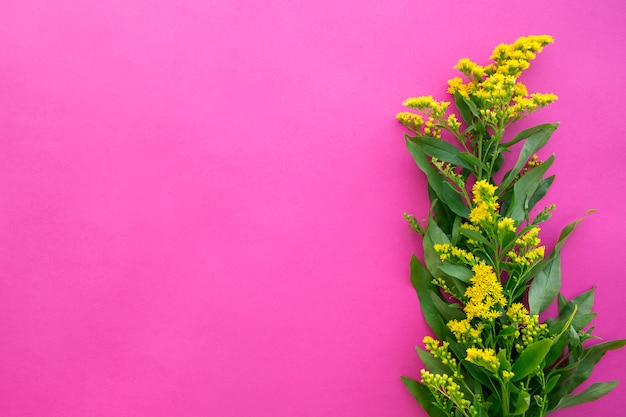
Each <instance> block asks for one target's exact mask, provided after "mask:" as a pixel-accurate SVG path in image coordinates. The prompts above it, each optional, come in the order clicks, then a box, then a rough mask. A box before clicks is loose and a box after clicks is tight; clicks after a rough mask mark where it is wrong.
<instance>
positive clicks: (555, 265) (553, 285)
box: [528, 254, 561, 315]
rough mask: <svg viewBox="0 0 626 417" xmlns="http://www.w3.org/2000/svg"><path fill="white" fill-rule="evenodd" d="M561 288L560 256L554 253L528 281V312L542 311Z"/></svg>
mask: <svg viewBox="0 0 626 417" xmlns="http://www.w3.org/2000/svg"><path fill="white" fill-rule="evenodd" d="M560 289H561V256H560V255H559V254H557V255H556V257H555V258H554V259H551V260H550V261H549V263H548V265H547V266H546V267H545V268H544V269H542V270H541V271H540V272H539V273H538V274H537V276H536V277H535V279H533V281H532V282H531V283H530V289H529V290H528V304H529V307H530V314H531V315H535V314H539V313H541V312H543V311H544V310H545V309H546V308H548V306H549V305H550V304H552V302H553V301H554V300H555V299H556V297H557V295H558V294H559V290H560Z"/></svg>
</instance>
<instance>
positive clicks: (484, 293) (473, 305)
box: [463, 263, 506, 321]
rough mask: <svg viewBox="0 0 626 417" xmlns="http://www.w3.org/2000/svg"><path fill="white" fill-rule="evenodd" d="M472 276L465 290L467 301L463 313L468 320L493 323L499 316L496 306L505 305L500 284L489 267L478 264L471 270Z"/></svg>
mask: <svg viewBox="0 0 626 417" xmlns="http://www.w3.org/2000/svg"><path fill="white" fill-rule="evenodd" d="M472 271H473V272H474V276H473V277H472V278H470V284H471V285H470V286H469V287H467V289H466V290H465V297H466V298H467V301H466V303H465V307H464V308H463V311H465V315H466V316H467V319H468V320H472V319H473V318H474V317H477V318H481V319H485V320H487V321H493V320H495V319H496V318H498V317H499V316H500V312H499V311H498V310H497V308H498V306H500V307H504V306H505V305H506V298H504V295H503V294H502V284H501V283H500V281H499V280H498V277H496V274H495V273H494V271H493V268H492V267H491V266H490V265H486V264H484V263H479V264H477V265H475V266H474V267H473V268H472Z"/></svg>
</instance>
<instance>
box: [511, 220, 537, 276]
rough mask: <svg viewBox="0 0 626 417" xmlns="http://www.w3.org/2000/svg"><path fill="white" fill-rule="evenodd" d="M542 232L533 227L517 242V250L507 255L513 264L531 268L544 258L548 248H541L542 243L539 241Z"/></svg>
mask: <svg viewBox="0 0 626 417" xmlns="http://www.w3.org/2000/svg"><path fill="white" fill-rule="evenodd" d="M540 230H541V229H540V228H538V227H533V228H532V229H530V230H529V231H528V232H526V233H525V234H524V235H522V236H520V237H518V238H517V239H516V240H515V245H516V246H517V249H516V250H511V251H509V252H508V253H507V256H508V257H509V258H510V259H511V261H512V262H513V263H515V264H517V265H519V266H529V265H531V264H533V263H536V262H537V261H540V260H542V259H543V258H544V256H545V251H546V248H545V246H539V244H540V243H541V239H539V231H540Z"/></svg>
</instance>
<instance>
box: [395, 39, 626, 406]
mask: <svg viewBox="0 0 626 417" xmlns="http://www.w3.org/2000/svg"><path fill="white" fill-rule="evenodd" d="M552 42H553V39H552V37H551V36H548V35H542V36H528V37H522V38H519V39H518V40H516V41H515V42H514V43H512V44H501V45H498V46H497V47H496V48H495V49H494V51H493V53H492V55H491V57H490V60H491V62H490V63H489V64H488V65H486V66H480V65H478V64H476V63H474V62H472V61H470V60H469V59H467V58H463V59H461V60H459V62H458V63H457V65H456V66H455V67H454V68H455V69H457V70H459V71H460V72H461V74H462V77H454V78H453V79H451V80H449V81H448V92H449V93H450V94H451V95H452V96H453V98H454V105H455V107H456V109H457V111H458V114H457V113H451V112H449V109H450V107H451V103H450V102H446V101H436V100H435V99H434V98H433V97H432V96H422V97H414V98H408V99H406V100H405V101H404V103H403V105H404V106H405V107H407V108H408V109H409V111H405V112H402V113H399V114H398V115H397V116H396V117H397V119H398V120H399V121H400V122H401V123H402V124H403V125H404V126H406V127H407V128H408V129H409V130H410V131H411V132H412V133H411V134H407V135H406V144H407V147H408V150H409V152H410V153H411V155H412V156H413V158H414V160H415V162H416V163H417V165H418V167H419V168H420V169H421V170H422V171H423V172H424V174H425V175H426V177H427V179H428V191H429V197H430V200H431V210H430V213H429V217H428V220H427V222H426V224H425V226H424V225H422V224H421V223H420V222H419V221H418V220H417V219H416V217H415V216H413V215H405V217H406V218H407V220H408V221H409V226H410V227H411V229H413V230H415V231H416V232H418V233H419V234H420V235H422V236H423V247H424V262H423V263H422V262H421V261H420V260H418V259H417V258H416V257H415V256H414V257H413V259H412V261H411V281H412V283H413V285H414V287H415V289H416V291H417V295H418V298H419V300H420V304H421V309H422V312H423V314H424V317H425V319H426V322H427V323H428V325H429V326H430V328H431V329H432V332H433V333H434V335H435V337H431V336H426V337H425V338H424V345H425V349H421V348H417V351H418V354H419V356H420V358H421V360H422V362H423V363H424V365H425V369H423V370H422V372H421V378H420V380H419V381H418V380H413V379H410V378H405V377H403V378H402V379H403V381H404V383H405V385H406V386H407V387H408V389H409V391H410V392H411V394H413V396H414V397H415V398H416V399H417V401H418V402H419V403H420V404H421V405H422V407H423V408H424V409H425V410H426V412H427V413H428V414H429V415H430V416H433V417H445V416H448V417H459V416H464V417H500V416H502V417H508V416H522V417H541V416H545V415H546V414H548V413H550V412H552V411H555V410H558V409H561V408H565V407H570V406H574V405H578V404H581V403H584V402H588V401H593V400H596V399H598V398H600V397H602V396H603V395H605V394H607V393H608V392H609V391H611V390H612V389H613V388H614V387H615V385H616V384H617V381H611V382H601V383H595V384H592V385H590V386H589V387H588V388H587V389H585V390H583V391H582V392H580V393H578V394H572V392H573V390H574V389H575V388H577V387H578V386H579V385H580V384H581V383H582V382H584V381H585V380H586V379H587V378H588V377H589V375H590V373H591V371H592V369H593V367H594V365H595V364H596V363H597V362H598V361H599V360H600V359H601V358H602V356H603V355H604V354H605V353H606V352H607V351H609V350H612V349H617V348H620V347H622V346H624V345H625V344H626V340H614V341H605V342H602V343H596V344H592V345H591V346H587V343H585V342H586V341H587V340H589V339H591V338H593V337H594V336H592V334H591V330H592V329H588V326H589V324H590V322H591V320H592V319H593V317H594V316H595V315H594V314H593V313H591V306H592V303H593V289H592V290H590V291H587V292H584V293H582V294H580V295H578V296H577V297H575V298H573V299H572V300H567V299H566V298H565V297H563V296H562V295H561V294H560V293H559V291H560V288H561V264H560V254H561V249H562V247H563V244H564V243H565V241H566V240H567V238H568V236H569V235H570V234H571V233H572V232H573V230H574V228H575V227H576V225H577V224H578V223H579V222H580V220H582V219H580V220H577V221H575V222H573V223H571V224H569V225H567V226H566V227H565V228H564V229H563V230H562V232H561V234H560V236H559V238H558V241H557V242H556V244H555V246H554V248H553V249H552V250H551V251H548V250H547V249H546V247H545V246H543V245H542V244H541V239H540V237H539V234H540V231H541V229H540V227H539V225H540V224H541V223H543V222H545V221H546V220H548V219H549V218H550V215H551V212H552V210H554V205H549V206H546V207H544V208H543V209H541V210H536V209H535V206H536V204H537V203H538V202H539V201H540V200H541V199H542V198H543V197H544V195H545V194H546V193H547V191H548V189H549V188H550V186H551V185H552V182H553V181H554V175H551V176H546V173H547V171H548V169H549V168H550V166H551V165H552V163H553V162H554V156H553V155H552V156H550V157H549V158H547V159H546V160H545V161H541V160H539V159H538V157H537V155H536V152H537V151H539V150H540V149H541V148H542V147H543V146H544V145H545V144H546V143H547V141H548V139H549V138H550V136H551V135H552V133H554V131H555V130H556V128H557V126H558V124H556V123H553V124H541V125H538V126H534V127H531V128H529V129H526V130H524V131H522V132H520V133H518V134H517V135H515V136H514V137H512V138H510V139H508V140H506V139H505V131H506V129H507V128H508V127H510V126H511V125H512V124H513V123H515V122H516V121H518V120H520V119H522V118H523V117H526V116H528V115H529V114H531V113H533V112H535V111H537V110H539V109H541V108H543V107H545V106H547V105H549V104H550V103H552V102H554V101H555V100H556V99H557V97H556V96H555V95H554V94H552V93H533V94H529V93H528V89H527V88H526V86H525V85H524V84H522V83H521V82H520V81H519V77H520V75H521V74H522V72H523V71H525V70H527V69H528V68H529V67H530V62H531V61H532V60H534V59H535V58H536V57H537V54H539V53H540V52H541V51H542V49H543V48H544V47H545V46H546V45H548V44H551V43H552ZM444 135H445V137H444ZM447 137H450V138H451V139H452V140H453V142H454V143H455V144H454V145H453V144H451V143H449V142H447V141H445V140H443V139H442V138H444V139H445V138H447ZM516 144H521V150H520V152H519V155H518V158H517V161H516V162H515V165H514V166H513V168H512V169H510V170H509V171H508V172H506V173H504V176H503V177H502V178H503V179H502V181H500V182H499V183H498V184H497V183H496V181H495V179H494V175H495V174H496V173H497V172H498V171H499V170H500V169H501V168H502V166H503V162H504V154H505V153H508V152H511V148H512V146H513V145H516ZM556 299H558V315H557V316H556V317H554V318H551V319H548V320H545V321H543V322H541V321H540V319H539V314H540V313H542V312H543V311H544V310H545V309H546V308H547V307H548V306H549V305H550V304H552V303H553V301H554V300H556Z"/></svg>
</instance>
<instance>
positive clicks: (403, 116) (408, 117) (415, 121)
mask: <svg viewBox="0 0 626 417" xmlns="http://www.w3.org/2000/svg"><path fill="white" fill-rule="evenodd" d="M396 119H398V121H400V123H402V124H403V125H405V126H406V127H408V128H409V129H411V130H412V131H413V132H416V133H417V132H419V131H420V129H421V127H422V126H423V125H424V118H423V117H422V116H420V115H419V114H415V113H411V112H408V111H404V112H401V113H398V114H396Z"/></svg>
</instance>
